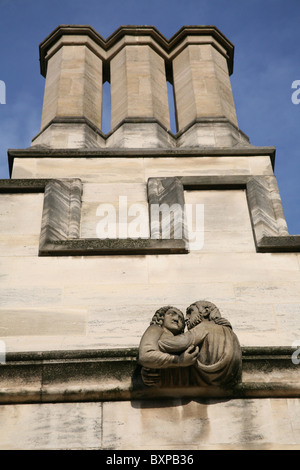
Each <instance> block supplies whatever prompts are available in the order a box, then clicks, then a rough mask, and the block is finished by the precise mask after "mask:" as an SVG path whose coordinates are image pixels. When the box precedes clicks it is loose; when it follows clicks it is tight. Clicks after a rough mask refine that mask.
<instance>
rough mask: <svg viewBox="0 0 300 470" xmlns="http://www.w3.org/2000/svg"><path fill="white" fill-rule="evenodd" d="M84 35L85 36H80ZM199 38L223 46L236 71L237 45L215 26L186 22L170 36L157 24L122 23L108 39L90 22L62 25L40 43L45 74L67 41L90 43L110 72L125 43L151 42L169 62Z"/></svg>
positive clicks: (149, 43)
mask: <svg viewBox="0 0 300 470" xmlns="http://www.w3.org/2000/svg"><path fill="white" fill-rule="evenodd" d="M80 37H81V39H78V38H80ZM199 41H200V42H201V43H209V44H211V45H212V46H213V47H215V48H216V49H217V50H219V52H220V53H221V54H222V55H224V57H225V58H226V60H227V63H228V69H229V73H230V74H232V72H233V56H234V45H233V44H232V43H231V42H230V41H229V40H228V39H227V38H226V37H225V36H224V35H223V34H222V33H221V31H220V30H219V29H218V28H216V27H215V26H183V27H182V28H181V29H180V30H179V31H177V33H176V34H174V35H173V36H172V37H171V38H170V39H167V38H165V36H163V35H162V34H161V33H160V31H158V30H157V29H156V28H155V27H153V26H133V25H128V26H120V27H119V28H118V29H117V30H116V31H115V32H114V33H113V34H111V35H110V36H109V37H108V38H107V39H104V38H103V37H102V36H101V35H100V34H99V33H98V32H97V31H96V30H95V29H93V28H92V27H91V26H88V25H60V26H58V27H57V28H56V29H55V30H54V31H53V32H52V33H51V34H49V36H47V38H46V39H45V40H44V41H43V42H42V43H41V44H40V46H39V52H40V68H41V74H42V75H43V76H45V75H46V71H47V62H48V60H49V58H50V57H51V56H52V55H53V53H54V52H55V51H56V50H57V49H58V48H59V47H62V45H63V44H68V45H74V44H75V45H79V44H84V45H86V46H87V47H89V48H90V49H92V50H93V51H94V52H95V53H96V54H97V55H98V56H99V57H100V58H101V59H102V60H103V61H104V72H106V70H105V69H106V68H107V64H108V63H109V62H110V61H111V59H112V58H113V57H114V56H115V55H116V54H117V52H119V50H120V49H121V48H123V47H124V46H125V45H128V44H134V45H137V44H141V45H145V44H147V45H149V46H150V47H152V48H153V49H155V50H156V52H157V53H158V54H160V55H161V56H162V57H163V58H164V59H165V60H166V61H167V62H169V61H171V60H172V59H174V57H175V56H176V55H177V54H178V53H179V52H180V51H181V50H182V49H183V48H184V47H186V45H187V44H193V43H196V44H198V43H199ZM104 76H105V73H104Z"/></svg>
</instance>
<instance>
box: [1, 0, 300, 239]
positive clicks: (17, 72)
mask: <svg viewBox="0 0 300 470" xmlns="http://www.w3.org/2000/svg"><path fill="white" fill-rule="evenodd" d="M59 24H87V25H90V26H92V27H93V28H94V29H96V30H97V31H98V33H100V34H101V35H102V36H103V37H104V38H106V37H108V36H110V35H111V34H112V33H113V32H114V31H115V30H116V29H117V28H118V27H119V26H120V25H129V24H131V25H153V26H155V27H156V28H157V29H159V30H160V32H161V33H162V34H163V35H164V36H165V37H167V38H170V37H171V36H173V34H175V33H176V32H177V31H178V29H179V28H181V27H182V26H183V25H215V26H217V27H218V28H219V29H220V30H221V31H222V33H223V34H225V36H227V38H228V39H229V40H230V41H231V42H233V44H234V45H235V56H234V72H233V75H232V76H231V84H232V89H233V96H234V100H235V104H236V109H237V117H238V123H239V127H240V129H241V130H242V131H243V132H245V133H246V134H247V135H248V136H249V138H250V142H251V143H252V144H253V145H257V146H275V147H276V163H275V175H276V176H277V180H278V185H279V189H280V193H281V198H282V202H283V207H284V212H285V215H286V219H287V222H288V227H289V231H290V233H291V234H300V194H299V186H300V184H299V183H300V147H299V140H300V139H299V137H300V132H299V124H300V104H298V105H295V104H293V103H292V100H291V97H292V93H293V92H294V91H295V90H293V89H292V88H291V87H292V83H293V81H295V80H300V27H299V24H300V1H299V0H109V1H108V0H105V1H104V0H84V1H83V0H81V1H79V0H39V1H37V0H0V80H2V81H3V82H4V83H5V85H6V104H0V178H8V167H7V149H8V148H26V147H29V146H30V144H31V139H32V138H33V137H34V136H35V135H36V134H37V133H38V131H39V129H40V121H41V111H42V102H43V93H44V78H43V77H42V76H41V75H40V69H39V50H38V46H39V44H40V42H41V41H43V39H44V38H45V37H46V36H48V34H49V33H51V32H52V31H53V30H54V29H55V28H56V27H57V26H58V25H59ZM299 98H300V93H299ZM0 101H1V95H0Z"/></svg>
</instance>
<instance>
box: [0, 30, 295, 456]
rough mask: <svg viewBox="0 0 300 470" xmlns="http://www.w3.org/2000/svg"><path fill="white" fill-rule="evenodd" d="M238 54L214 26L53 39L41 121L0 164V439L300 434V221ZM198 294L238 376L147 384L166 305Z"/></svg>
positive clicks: (207, 445) (45, 65)
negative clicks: (238, 360)
mask: <svg viewBox="0 0 300 470" xmlns="http://www.w3.org/2000/svg"><path fill="white" fill-rule="evenodd" d="M233 53H234V47H233V45H232V43H231V42H230V41H229V40H228V39H227V38H226V37H225V36H224V35H223V34H222V33H221V32H220V31H219V30H218V29H217V28H216V27H213V26H187V27H183V28H182V29H180V30H179V31H178V32H177V33H176V34H175V35H174V36H173V37H172V38H171V39H169V40H167V39H166V38H165V37H164V36H163V35H162V34H161V33H160V32H159V31H158V30H157V29H155V28H154V27H148V26H125V27H120V28H119V29H118V30H117V31H115V32H114V33H113V34H112V35H111V36H110V37H108V38H107V39H103V38H102V36H100V35H99V34H98V33H97V32H96V31H95V30H94V29H92V28H91V27H89V26H68V25H64V26H59V27H58V28H56V29H55V30H54V31H53V32H52V33H51V34H50V35H49V36H48V37H47V38H46V39H45V40H44V41H43V42H42V43H41V45H40V65H41V73H42V75H43V76H44V77H45V94H44V103H43V110H42V118H41V129H40V132H39V134H38V135H37V136H35V137H34V138H33V140H32V145H31V147H30V148H27V149H14V150H9V151H8V157H9V163H10V171H11V179H9V180H1V182H0V188H1V194H0V217H1V233H0V243H1V253H0V255H1V261H0V263H1V268H0V269H1V271H0V279H1V287H0V299H1V303H0V331H1V343H0V344H1V352H2V355H1V356H0V358H2V361H1V362H2V364H1V365H0V371H1V375H0V391H1V393H0V402H1V404H2V406H1V408H0V423H1V431H0V447H1V448H3V449H5V448H14V449H17V448H19V449H116V450H118V449H186V450H189V449H192V450H196V449H228V448H231V449H249V448H252V449H254V448H256V449H277V448H281V449H282V448H292V449H296V448H299V445H300V428H299V417H300V401H299V398H300V380H299V371H300V369H299V367H300V365H299V359H298V357H300V354H299V353H300V352H299V351H298V350H297V347H299V346H300V329H299V315H300V263H299V262H300V258H299V254H297V253H299V251H300V236H298V235H297V236H296V235H294V236H292V235H290V234H289V233H288V229H287V226H286V222H285V217H284V214H283V210H282V206H281V199H280V195H279V191H278V187H277V183H276V178H275V176H274V172H273V168H274V159H275V149H274V148H273V147H256V146H254V145H251V144H250V142H249V139H248V138H247V136H246V135H245V134H244V133H243V132H242V131H241V130H240V129H239V127H238V122H237V116H236V111H235V105H234V101H233V95H232V89H231V85H230V74H231V73H232V71H233ZM104 82H109V83H110V91H111V130H110V132H109V133H107V134H105V133H104V132H103V131H102V123H101V121H102V94H103V93H102V92H103V90H102V87H103V83H104ZM167 82H169V83H170V84H171V85H172V86H173V90H174V103H175V114H176V126H177V130H176V133H174V132H171V131H170V112H169V108H170V105H169V100H168V91H167ZM162 204H165V206H166V207H173V208H174V207H175V209H176V210H179V212H180V210H182V213H183V214H184V217H183V216H182V217H177V216H176V214H178V213H177V212H176V210H174V211H171V212H170V213H169V214H166V213H164V212H158V213H155V211H152V207H157V206H158V208H160V207H161V205H162ZM187 207H188V208H190V213H189V216H188V214H186V208H187ZM175 213H176V214H175ZM182 213H181V215H182ZM167 216H170V217H167ZM197 300H203V301H208V302H213V303H214V304H215V305H216V306H217V307H218V309H219V311H220V312H221V316H222V317H223V318H226V319H227V320H228V321H229V322H230V324H231V325H232V327H233V329H234V332H235V333H236V335H237V337H238V339H239V342H240V345H241V350H242V377H241V380H240V382H239V383H237V384H236V385H234V386H232V387H227V388H223V387H218V386H217V387H214V386H213V387H210V386H208V387H206V386H203V387H202V386H197V387H195V386H191V385H190V384H189V383H188V384H187V385H185V386H179V387H178V386H170V387H166V388H163V387H154V388H153V387H149V386H147V385H145V383H143V381H142V380H141V365H140V364H139V362H138V360H137V356H138V347H139V343H140V339H141V337H142V335H143V333H144V331H145V329H146V328H147V326H148V325H149V323H150V321H151V318H152V317H153V315H154V313H155V312H156V311H157V310H158V309H159V308H160V307H162V306H166V305H172V306H175V307H176V308H178V309H180V310H182V311H183V312H185V310H186V308H187V307H188V306H189V305H190V304H192V303H193V302H194V301H197ZM275 398H276V400H275Z"/></svg>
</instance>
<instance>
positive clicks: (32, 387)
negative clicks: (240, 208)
mask: <svg viewBox="0 0 300 470" xmlns="http://www.w3.org/2000/svg"><path fill="white" fill-rule="evenodd" d="M242 352H243V378H242V382H241V383H240V384H239V385H237V386H236V387H234V388H232V389H221V388H218V387H205V388H204V387H188V388H175V387H174V388H169V389H168V388H161V389H160V388H155V389H152V388H149V387H147V386H145V385H144V384H143V383H142V380H141V376H140V366H139V365H138V363H137V355H138V349H137V348H131V349H112V350H80V351H44V352H39V351H36V352H24V353H22V352H20V353H12V352H10V353H7V356H6V363H5V364H1V365H0V370H1V375H0V403H2V404H13V403H49V402H75V401H76V402H87V401H111V400H116V401H121V400H132V399H153V398H154V399H155V398H157V399H162V398H174V397H181V398H183V397H189V398H199V397H204V398H217V397H218V398H221V397H224V398H246V397H252V398H260V397H264V398H266V397H282V398H283V397H284V398H296V397H300V380H299V371H300V369H299V367H300V365H295V364H293V362H292V360H291V358H292V354H293V352H294V350H293V349H292V348H289V347H286V348H284V347H260V348H242Z"/></svg>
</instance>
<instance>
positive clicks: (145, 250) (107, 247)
mask: <svg viewBox="0 0 300 470" xmlns="http://www.w3.org/2000/svg"><path fill="white" fill-rule="evenodd" d="M175 253H176V254H184V253H188V250H187V248H186V244H185V242H184V241H183V240H151V239H143V238H136V239H135V238H126V239H120V238H119V239H118V238H116V239H114V238H110V239H103V240H102V239H99V238H85V239H84V238H81V239H73V240H57V241H47V242H46V243H44V244H43V245H42V246H40V250H39V256H49V255H55V256H88V255H95V256H96V255H155V254H157V255H158V254H175Z"/></svg>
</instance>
